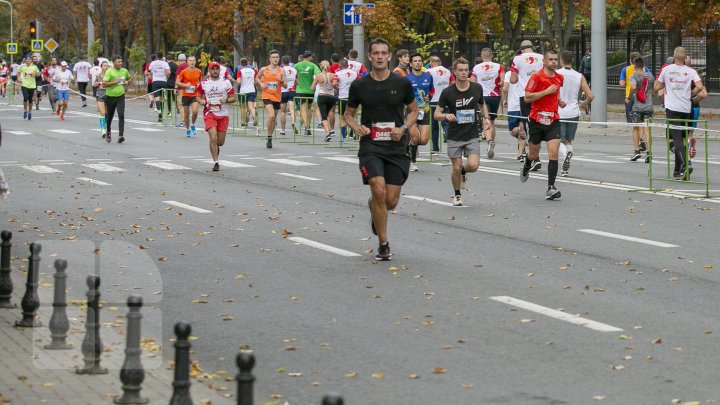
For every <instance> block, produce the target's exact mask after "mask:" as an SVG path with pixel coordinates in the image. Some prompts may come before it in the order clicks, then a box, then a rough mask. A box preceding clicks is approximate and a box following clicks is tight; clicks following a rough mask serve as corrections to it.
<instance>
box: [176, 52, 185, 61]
mask: <svg viewBox="0 0 720 405" xmlns="http://www.w3.org/2000/svg"><path fill="white" fill-rule="evenodd" d="M178 60H187V56H185V54H184V53H181V54H180V55H178Z"/></svg>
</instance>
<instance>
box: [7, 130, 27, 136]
mask: <svg viewBox="0 0 720 405" xmlns="http://www.w3.org/2000/svg"><path fill="white" fill-rule="evenodd" d="M5 132H7V133H9V134H13V135H20V136H24V135H32V133H30V132H27V131H5Z"/></svg>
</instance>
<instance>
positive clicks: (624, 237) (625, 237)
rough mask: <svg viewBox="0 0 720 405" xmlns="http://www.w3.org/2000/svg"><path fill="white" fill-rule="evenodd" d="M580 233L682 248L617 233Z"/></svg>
mask: <svg viewBox="0 0 720 405" xmlns="http://www.w3.org/2000/svg"><path fill="white" fill-rule="evenodd" d="M578 232H583V233H589V234H591V235H598V236H604V237H606V238H613V239H620V240H626V241H628V242H636V243H643V244H646V245H650V246H657V247H662V248H673V247H680V246H678V245H673V244H672V243H665V242H658V241H654V240H650V239H643V238H636V237H634V236H626V235H620V234H617V233H611V232H605V231H598V230H595V229H578Z"/></svg>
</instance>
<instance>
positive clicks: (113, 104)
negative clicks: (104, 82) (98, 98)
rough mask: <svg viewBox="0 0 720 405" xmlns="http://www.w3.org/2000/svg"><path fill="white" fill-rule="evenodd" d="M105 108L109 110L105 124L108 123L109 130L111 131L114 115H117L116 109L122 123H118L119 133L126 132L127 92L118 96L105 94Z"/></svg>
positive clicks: (121, 134)
mask: <svg viewBox="0 0 720 405" xmlns="http://www.w3.org/2000/svg"><path fill="white" fill-rule="evenodd" d="M105 109H106V111H107V112H106V113H105V121H106V123H105V125H107V132H108V133H109V132H110V127H111V126H112V121H113V117H114V116H115V111H117V114H118V120H120V123H119V124H118V127H119V132H118V134H119V135H120V136H123V133H124V132H125V94H122V95H120V96H118V97H110V96H108V95H105Z"/></svg>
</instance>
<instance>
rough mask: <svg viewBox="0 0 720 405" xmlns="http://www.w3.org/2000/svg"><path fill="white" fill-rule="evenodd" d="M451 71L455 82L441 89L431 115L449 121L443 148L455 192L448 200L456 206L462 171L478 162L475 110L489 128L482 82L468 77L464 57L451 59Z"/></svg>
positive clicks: (460, 202) (469, 170) (473, 168)
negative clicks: (444, 148)
mask: <svg viewBox="0 0 720 405" xmlns="http://www.w3.org/2000/svg"><path fill="white" fill-rule="evenodd" d="M453 72H454V73H455V83H454V84H452V85H450V86H449V87H447V88H446V89H445V90H443V92H442V94H441V95H440V98H439V99H438V103H437V107H436V108H435V112H434V116H435V119H436V120H438V121H443V122H445V121H447V122H449V123H450V124H449V125H448V132H447V152H448V157H450V160H451V161H452V166H453V168H452V176H451V177H450V179H451V181H452V186H453V189H454V190H455V194H454V195H453V197H452V203H453V205H454V206H456V207H460V206H462V205H464V203H463V200H462V195H461V194H460V189H461V188H463V187H465V174H466V173H473V172H476V171H477V169H478V166H479V165H480V138H479V134H480V129H479V128H478V125H479V122H478V120H477V117H478V113H480V114H481V115H482V117H483V125H484V126H485V128H486V129H487V128H490V117H489V116H488V108H487V105H486V104H485V102H484V99H483V88H482V86H480V85H479V84H477V83H473V82H470V81H469V80H468V75H469V73H470V63H469V62H468V61H467V59H465V58H458V59H455V62H454V63H453ZM445 111H447V113H446V112H445ZM463 156H465V157H467V164H466V165H465V166H463V164H462V159H463Z"/></svg>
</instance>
